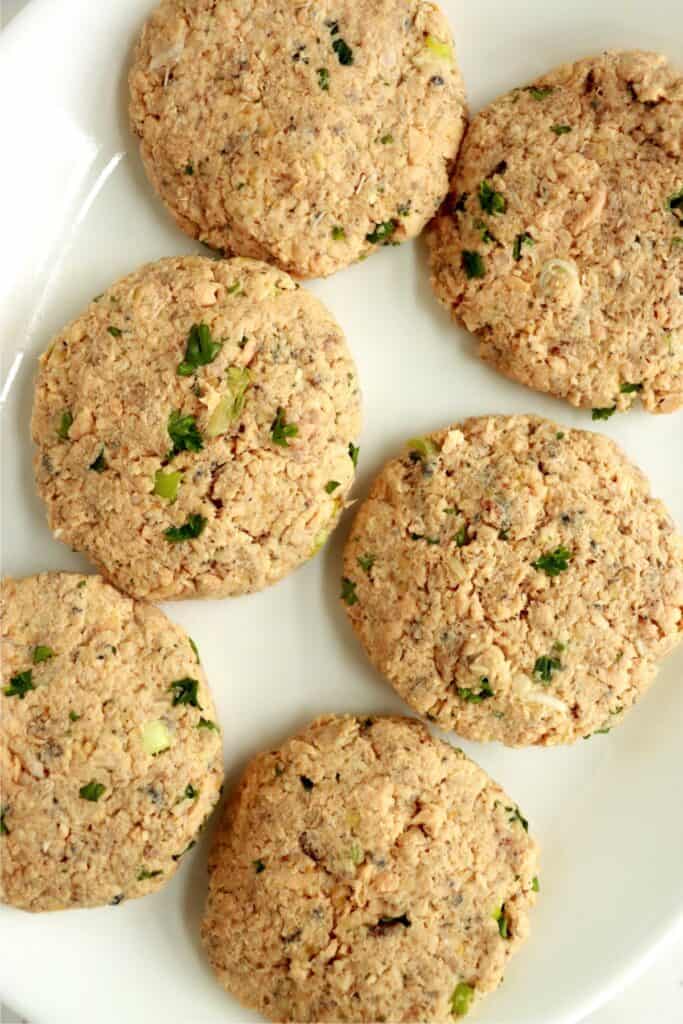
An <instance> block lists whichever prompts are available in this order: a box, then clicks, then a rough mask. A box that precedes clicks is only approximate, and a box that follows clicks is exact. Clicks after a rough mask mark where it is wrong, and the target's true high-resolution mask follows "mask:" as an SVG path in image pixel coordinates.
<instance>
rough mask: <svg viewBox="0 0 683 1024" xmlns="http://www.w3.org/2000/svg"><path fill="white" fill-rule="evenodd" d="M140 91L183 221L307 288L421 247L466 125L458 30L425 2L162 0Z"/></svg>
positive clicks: (150, 151)
mask: <svg viewBox="0 0 683 1024" xmlns="http://www.w3.org/2000/svg"><path fill="white" fill-rule="evenodd" d="M130 90H131V102H130V116H131V123H132V127H133V131H134V132H135V133H136V134H137V135H138V136H139V137H140V146H141V154H142V159H143V162H144V164H145V167H146V169H147V173H148V175H149V178H150V180H151V181H152V184H153V185H154V187H155V189H156V191H157V192H158V193H159V195H160V196H161V198H162V199H163V201H164V203H165V204H166V206H167V207H168V208H169V210H170V211H171V213H172V215H173V217H174V218H175V220H176V222H177V223H178V225H179V226H180V227H181V228H182V229H183V230H184V231H186V232H187V233H188V234H189V235H191V236H192V237H193V238H199V239H201V240H202V241H205V242H206V243H207V244H209V245H211V246H213V247H214V248H216V249H221V250H223V251H225V252H226V253H235V254H237V255H241V256H252V257H255V258H258V259H264V260H267V261H269V262H273V263H276V264H277V265H279V266H280V267H281V268H282V269H284V270H287V271H289V272H290V273H293V274H296V275H299V276H303V277H310V276H318V275H326V274H331V273H332V272H333V271H335V270H338V269H339V268H340V267H344V266H346V265H347V264H349V263H351V262H353V261H354V260H357V259H358V258H359V257H361V256H363V255H364V254H366V253H367V252H369V251H370V250H371V249H372V248H373V247H374V246H375V245H377V244H380V243H383V242H384V243H387V242H398V241H403V240H404V239H406V238H410V237H412V236H414V235H417V234H418V233H419V232H420V231H421V230H422V228H423V226H424V224H425V223H426V222H427V220H428V219H429V218H430V217H431V216H432V215H433V214H434V212H435V211H436V210H437V209H438V207H439V205H440V203H441V201H442V199H443V197H444V196H445V194H446V191H447V189H448V175H449V170H450V167H451V164H452V161H453V160H454V158H455V155H456V153H457V150H458V145H459V143H460V140H461V137H462V133H463V128H464V123H465V114H464V104H465V100H464V91H463V85H462V80H461V77H460V73H459V71H458V69H457V66H456V64H455V57H454V51H453V45H452V40H451V33H450V29H449V26H448V23H447V21H446V19H445V17H444V15H443V14H442V13H441V12H440V11H439V9H438V8H437V7H436V6H435V5H434V4H431V3H425V2H423V0H334V2H332V0H324V2H313V0H303V2H302V0H217V2H216V0H184V2H181V0H164V2H163V3H162V4H161V5H160V6H159V7H158V8H157V10H156V11H155V12H154V13H153V14H152V16H151V17H150V19H149V21H148V22H147V24H146V26H145V28H144V30H143V32H142V35H141V38H140V40H139V42H138V45H137V49H136V52H135V58H134V63H133V67H132V69H131V73H130Z"/></svg>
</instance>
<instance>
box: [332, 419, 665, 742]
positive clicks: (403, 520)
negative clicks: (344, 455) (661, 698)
mask: <svg viewBox="0 0 683 1024" xmlns="http://www.w3.org/2000/svg"><path fill="white" fill-rule="evenodd" d="M344 572H345V577H344V579H343V581H342V599H343V600H344V602H345V605H346V609H347V611H348V614H349V618H350V620H351V622H352V624H353V626H354V628H355V630H356V632H357V634H358V636H359V638H360V640H361V643H362V644H363V646H364V647H365V649H366V651H367V653H368V655H369V657H370V659H371V660H372V662H373V663H374V665H375V666H376V667H377V668H378V669H379V671H380V672H382V673H383V674H384V675H385V676H386V677H387V678H388V679H389V681H390V682H391V684H392V685H393V686H394V687H395V689H396V690H397V691H398V693H399V694H400V695H401V696H402V697H403V699H404V700H405V701H406V702H407V703H408V704H409V705H410V706H411V707H412V708H414V709H415V710H416V711H419V712H420V713H421V714H424V715H426V716H427V717H428V718H429V719H430V720H432V721H434V722H438V724H439V725H440V726H442V727H443V728H446V729H454V730H455V731H456V732H458V733H460V735H462V736H467V737H470V738H472V739H475V740H494V739H495V740H500V741H502V742H503V743H506V744H509V745H510V746H521V745H525V744H539V745H550V744H556V743H571V742H573V741H574V740H577V739H579V738H581V737H585V736H588V735H590V734H591V733H593V732H596V731H605V730H607V729H609V728H610V727H611V726H613V725H615V724H616V723H617V722H619V721H620V717H621V714H622V712H623V711H625V710H626V709H627V708H628V707H630V705H632V704H633V703H634V702H635V701H636V700H637V699H638V697H639V696H640V694H641V693H642V692H643V691H644V690H645V689H647V687H648V686H649V685H650V683H651V682H652V680H653V678H654V676H655V672H656V667H657V662H658V661H659V659H661V658H662V657H664V655H665V654H667V653H668V652H669V651H670V650H672V649H673V647H674V646H675V645H676V644H677V642H678V641H679V640H680V638H681V629H682V626H683V621H682V612H683V539H682V538H681V537H680V536H677V535H676V533H675V532H674V525H673V523H672V522H671V519H670V518H669V516H668V514H667V511H666V509H665V508H664V506H663V505H662V503H661V502H660V501H656V500H655V499H653V498H652V497H651V496H650V494H649V488H648V483H647V481H646V480H645V478H644V477H643V475H642V474H641V473H640V471H639V470H637V469H636V468H635V467H634V466H632V465H631V463H630V462H629V461H628V460H627V459H626V457H625V456H624V455H623V453H622V452H621V451H620V450H619V448H617V446H616V445H615V444H613V442H612V441H609V440H608V439H607V438H606V437H604V436H602V435H599V434H592V433H589V432H587V431H583V430H568V429H564V428H560V427H558V426H557V425H556V424H554V423H550V422H548V421H547V420H543V419H539V418H537V417H534V416H490V417H482V418H480V419H471V420H466V421H465V422H464V423H463V424H461V425H456V426H453V427H450V428H448V429H446V430H439V431H436V432H435V433H434V434H432V435H431V436H430V437H426V438H416V439H414V440H413V441H410V442H408V445H407V447H406V449H405V451H404V453H403V454H402V455H401V456H400V457H399V458H396V459H393V460H392V461H391V462H389V463H388V464H387V465H386V466H385V467H384V469H383V470H382V472H381V473H380V474H379V476H378V478H377V479H376V481H375V482H374V484H373V486H372V490H371V492H370V496H369V497H368V499H367V501H365V502H364V504H363V505H362V507H361V509H360V511H359V513H358V515H357V517H356V520H355V522H354V525H353V529H352V532H351V535H350V539H349V541H348V543H347V546H346V551H345V557H344Z"/></svg>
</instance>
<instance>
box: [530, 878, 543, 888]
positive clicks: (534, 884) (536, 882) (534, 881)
mask: <svg viewBox="0 0 683 1024" xmlns="http://www.w3.org/2000/svg"><path fill="white" fill-rule="evenodd" d="M531 888H532V889H533V891H534V892H539V891H540V888H541V883H540V882H539V880H538V875H534V877H533V878H532V879H531Z"/></svg>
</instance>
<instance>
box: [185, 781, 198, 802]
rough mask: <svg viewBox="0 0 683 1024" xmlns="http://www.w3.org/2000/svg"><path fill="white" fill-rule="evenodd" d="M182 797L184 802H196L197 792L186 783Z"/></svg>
mask: <svg viewBox="0 0 683 1024" xmlns="http://www.w3.org/2000/svg"><path fill="white" fill-rule="evenodd" d="M183 795H184V797H185V799H186V800H196V799H197V797H198V796H199V790H198V789H195V788H194V786H193V785H192V783H191V782H188V784H187V785H186V786H185V792H184V794H183Z"/></svg>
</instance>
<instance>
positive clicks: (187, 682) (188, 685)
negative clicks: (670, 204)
mask: <svg viewBox="0 0 683 1024" xmlns="http://www.w3.org/2000/svg"><path fill="white" fill-rule="evenodd" d="M198 687H199V682H198V680H197V679H190V678H189V677H188V676H184V677H183V678H182V679H176V680H175V681H174V682H172V683H171V685H170V686H169V690H173V691H174V692H173V707H174V708H175V707H177V705H178V704H188V705H189V706H190V707H193V708H199V710H200V711H201V709H202V706H201V704H200V703H199V700H198V699H197V689H198Z"/></svg>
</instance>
